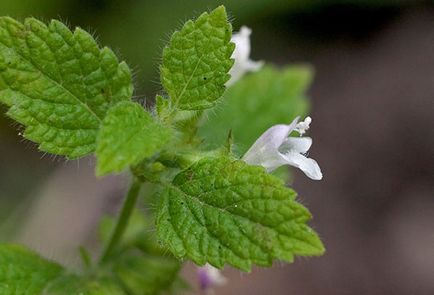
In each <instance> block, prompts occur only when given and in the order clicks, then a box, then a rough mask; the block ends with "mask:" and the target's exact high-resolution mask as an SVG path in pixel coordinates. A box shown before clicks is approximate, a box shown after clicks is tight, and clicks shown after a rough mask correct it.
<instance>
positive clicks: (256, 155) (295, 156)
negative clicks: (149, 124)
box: [243, 117, 322, 180]
mask: <svg viewBox="0 0 434 295" xmlns="http://www.w3.org/2000/svg"><path fill="white" fill-rule="evenodd" d="M298 120H299V117H297V118H295V119H294V121H292V123H291V124H289V125H284V124H279V125H274V126H272V127H271V128H269V129H268V130H267V131H265V132H264V133H263V134H262V135H261V136H260V137H259V138H258V139H257V140H256V142H255V143H254V144H253V145H252V146H251V147H250V149H249V150H248V151H247V153H246V154H245V155H244V156H243V161H245V162H246V163H247V164H250V165H259V166H263V167H264V168H265V169H267V171H268V172H271V171H273V170H275V169H276V168H278V167H280V166H282V165H291V166H294V167H297V168H299V169H300V170H301V171H303V172H304V174H306V176H307V177H309V178H311V179H314V180H320V179H322V173H321V169H320V167H319V165H318V163H317V162H316V161H315V160H314V159H311V158H308V157H307V152H308V151H309V148H310V147H311V145H312V138H310V137H301V135H303V134H304V133H305V132H306V130H307V129H309V124H310V123H311V122H312V119H311V118H310V117H307V118H306V119H305V120H304V121H302V122H300V123H299V122H298ZM292 131H296V132H298V133H299V134H300V137H289V135H290V134H291V132H292Z"/></svg>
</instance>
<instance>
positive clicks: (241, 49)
mask: <svg viewBox="0 0 434 295" xmlns="http://www.w3.org/2000/svg"><path fill="white" fill-rule="evenodd" d="M251 33H252V30H251V29H249V28H248V27H246V26H243V27H241V29H240V31H239V32H238V33H235V34H233V35H232V40H231V41H232V42H233V43H235V50H234V52H233V53H232V58H233V59H234V60H235V62H234V65H233V66H232V69H231V70H230V72H229V74H230V75H231V79H230V80H229V81H228V82H227V83H226V86H230V85H232V84H234V83H235V82H236V81H238V80H239V79H241V77H242V76H243V75H244V74H245V73H246V72H256V71H258V70H259V69H260V68H261V67H262V65H263V64H264V63H263V62H262V61H253V60H251V59H250V34H251Z"/></svg>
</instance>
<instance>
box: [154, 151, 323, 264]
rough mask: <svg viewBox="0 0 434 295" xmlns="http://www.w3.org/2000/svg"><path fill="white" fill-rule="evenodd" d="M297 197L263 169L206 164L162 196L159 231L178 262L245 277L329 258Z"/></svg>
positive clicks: (193, 169) (216, 161)
mask: <svg viewBox="0 0 434 295" xmlns="http://www.w3.org/2000/svg"><path fill="white" fill-rule="evenodd" d="M295 197H296V193H295V192H294V191H293V190H291V189H289V188H286V187H284V185H283V182H282V181H281V180H279V179H278V178H276V177H274V176H271V175H269V174H267V173H266V172H265V170H264V169H263V168H261V167H257V166H249V165H247V164H246V163H244V162H242V161H239V160H230V159H227V158H215V159H213V158H211V159H204V160H201V161H199V162H198V163H196V164H194V165H193V166H192V167H190V168H188V169H187V170H184V171H182V172H181V173H180V174H178V175H177V176H176V177H175V179H174V181H173V184H172V185H169V186H167V187H166V188H165V189H164V190H163V192H162V193H161V195H160V200H161V201H160V204H159V207H158V211H157V212H158V213H157V214H158V215H157V231H158V237H159V239H160V240H161V242H162V243H163V244H164V245H166V246H167V247H168V248H169V249H170V250H171V251H172V252H173V253H174V255H175V256H177V257H178V258H185V257H188V258H190V259H192V260H193V261H194V262H195V263H196V264H199V265H203V264H205V263H206V262H208V263H210V264H212V265H214V266H216V267H218V268H222V267H223V266H224V264H226V263H228V264H231V265H232V266H234V267H237V268H239V269H241V270H244V271H249V270H250V269H251V266H252V264H256V265H259V266H270V265H271V264H272V262H273V260H276V259H279V260H284V261H287V262H292V261H293V259H294V255H300V256H314V255H321V254H322V253H323V252H324V248H323V245H322V243H321V241H320V240H319V238H318V236H317V234H316V233H315V232H314V231H313V230H312V229H311V228H309V227H308V226H307V225H306V222H307V221H308V220H309V219H310V218H311V215H310V213H309V211H308V210H307V209H306V208H305V207H303V206H302V205H301V204H299V203H297V202H296V201H295Z"/></svg>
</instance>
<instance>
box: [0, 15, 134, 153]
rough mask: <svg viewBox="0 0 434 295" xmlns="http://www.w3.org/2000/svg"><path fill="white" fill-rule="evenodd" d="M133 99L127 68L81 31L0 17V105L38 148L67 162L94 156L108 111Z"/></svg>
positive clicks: (30, 19)
mask: <svg viewBox="0 0 434 295" xmlns="http://www.w3.org/2000/svg"><path fill="white" fill-rule="evenodd" d="M131 95H132V84H131V73H130V70H129V68H128V66H127V65H126V64H125V63H124V62H121V63H119V61H118V59H117V58H116V56H115V55H114V53H113V52H112V51H111V50H110V49H108V48H103V49H100V48H99V47H98V45H97V44H96V42H95V40H94V39H93V37H92V36H91V35H89V34H88V33H86V32H85V31H83V30H82V29H80V28H77V29H75V30H74V32H71V31H70V30H69V29H68V28H67V27H66V26H65V25H64V24H62V23H61V22H59V21H56V20H53V21H51V22H50V23H49V24H48V25H45V24H43V23H41V22H40V21H38V20H36V19H34V18H28V19H26V20H25V21H24V24H22V23H19V22H17V21H15V20H14V19H12V18H10V17H0V102H3V103H5V104H6V105H8V106H9V107H10V109H9V111H8V115H9V116H10V117H11V118H12V119H14V120H16V121H18V122H19V123H21V124H23V125H24V126H25V131H24V134H23V135H24V137H25V138H27V139H29V140H31V141H34V142H36V143H38V144H39V149H40V150H42V151H45V152H49V153H52V154H57V155H65V156H67V157H69V158H78V157H82V156H84V155H87V154H89V153H91V152H93V151H94V150H95V139H96V135H97V132H98V129H99V126H100V123H101V121H102V120H103V118H104V117H105V114H106V112H107V110H108V109H109V108H110V107H111V106H112V105H114V104H115V103H117V102H119V101H123V100H129V99H130V97H131Z"/></svg>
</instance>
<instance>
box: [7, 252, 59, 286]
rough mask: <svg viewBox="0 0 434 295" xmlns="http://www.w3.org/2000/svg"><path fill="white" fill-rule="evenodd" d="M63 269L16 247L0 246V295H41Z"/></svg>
mask: <svg viewBox="0 0 434 295" xmlns="http://www.w3.org/2000/svg"><path fill="white" fill-rule="evenodd" d="M62 272H63V268H62V267H61V266H60V265H58V264H56V263H54V262H51V261H48V260H45V259H43V258H42V257H40V256H39V255H37V254H36V253H34V252H32V251H30V250H27V249H26V248H24V247H21V246H17V245H1V246H0V294H2V295H26V294H41V292H42V290H43V289H44V288H45V287H46V286H47V285H48V284H49V283H50V281H52V280H54V279H55V278H57V277H58V276H59V275H60V274H61V273H62Z"/></svg>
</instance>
